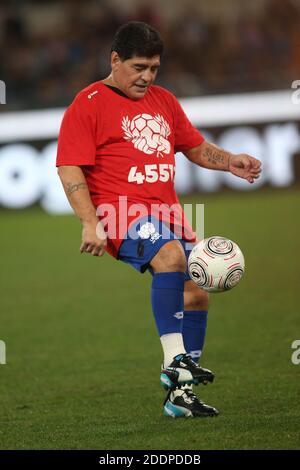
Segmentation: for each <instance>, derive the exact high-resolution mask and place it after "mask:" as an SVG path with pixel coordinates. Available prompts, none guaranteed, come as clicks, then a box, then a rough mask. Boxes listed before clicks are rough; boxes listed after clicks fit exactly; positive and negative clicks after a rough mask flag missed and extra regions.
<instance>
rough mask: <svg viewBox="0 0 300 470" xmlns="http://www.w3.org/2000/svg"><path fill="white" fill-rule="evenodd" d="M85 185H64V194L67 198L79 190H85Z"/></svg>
mask: <svg viewBox="0 0 300 470" xmlns="http://www.w3.org/2000/svg"><path fill="white" fill-rule="evenodd" d="M86 188H87V184H86V183H75V184H74V183H67V184H66V193H67V195H68V196H69V195H70V194H72V193H74V192H75V191H78V190H79V189H86Z"/></svg>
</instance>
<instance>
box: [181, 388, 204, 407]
mask: <svg viewBox="0 0 300 470" xmlns="http://www.w3.org/2000/svg"><path fill="white" fill-rule="evenodd" d="M184 393H185V394H186V395H187V396H188V398H190V399H191V400H192V401H197V402H198V403H200V404H201V405H203V401H201V400H200V399H199V398H198V397H197V395H195V394H194V393H193V392H192V390H184Z"/></svg>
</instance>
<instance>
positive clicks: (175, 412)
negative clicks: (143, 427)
mask: <svg viewBox="0 0 300 470" xmlns="http://www.w3.org/2000/svg"><path fill="white" fill-rule="evenodd" d="M218 414H219V411H218V410H217V409H216V408H214V407H213V406H209V405H206V404H205V403H203V401H201V400H199V398H198V397H197V396H196V395H195V394H194V393H193V392H192V390H191V389H178V390H176V391H172V390H170V391H169V393H168V395H167V398H166V399H165V402H164V416H168V417H169V418H207V417H215V416H218Z"/></svg>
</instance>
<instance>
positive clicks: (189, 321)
mask: <svg viewBox="0 0 300 470" xmlns="http://www.w3.org/2000/svg"><path fill="white" fill-rule="evenodd" d="M207 314H208V312H207V310H193V311H192V310H185V312H184V320H183V331H182V335H183V342H184V346H185V349H186V352H187V353H188V354H190V355H191V356H192V359H193V361H194V362H199V359H200V355H201V352H202V349H203V345H204V340H205V333H206V326H207Z"/></svg>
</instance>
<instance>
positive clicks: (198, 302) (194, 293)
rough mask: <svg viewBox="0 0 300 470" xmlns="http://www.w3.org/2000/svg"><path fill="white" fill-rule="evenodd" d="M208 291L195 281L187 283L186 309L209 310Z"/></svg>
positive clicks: (185, 291)
mask: <svg viewBox="0 0 300 470" xmlns="http://www.w3.org/2000/svg"><path fill="white" fill-rule="evenodd" d="M208 304H209V296H208V293H207V292H206V291H204V290H202V289H200V288H199V287H197V286H196V284H194V282H193V281H188V282H186V283H185V288H184V310H208Z"/></svg>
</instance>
